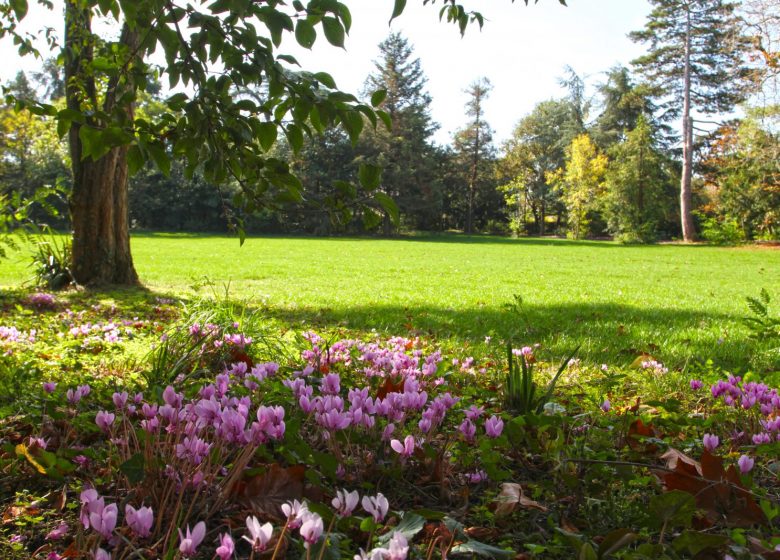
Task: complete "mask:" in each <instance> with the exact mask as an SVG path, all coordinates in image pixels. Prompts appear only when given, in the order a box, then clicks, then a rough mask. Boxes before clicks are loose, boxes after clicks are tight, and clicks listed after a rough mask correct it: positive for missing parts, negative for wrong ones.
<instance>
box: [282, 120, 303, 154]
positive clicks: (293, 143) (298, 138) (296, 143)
mask: <svg viewBox="0 0 780 560" xmlns="http://www.w3.org/2000/svg"><path fill="white" fill-rule="evenodd" d="M284 133H285V135H286V136H287V141H288V142H289V143H290V147H291V148H292V150H293V152H295V153H296V154H297V153H298V152H300V151H301V148H302V147H303V132H302V131H301V127H299V126H298V125H295V124H289V125H287V128H285V129H284Z"/></svg>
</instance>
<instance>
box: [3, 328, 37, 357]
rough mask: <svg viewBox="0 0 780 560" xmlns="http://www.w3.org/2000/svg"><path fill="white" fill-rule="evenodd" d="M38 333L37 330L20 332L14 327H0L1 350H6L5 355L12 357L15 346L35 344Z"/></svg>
mask: <svg viewBox="0 0 780 560" xmlns="http://www.w3.org/2000/svg"><path fill="white" fill-rule="evenodd" d="M37 332H38V331H36V330H35V329H30V330H29V331H20V330H19V329H17V328H16V327H14V326H11V327H4V326H2V325H0V350H2V349H3V348H5V350H4V354H5V355H6V356H10V355H11V354H13V351H14V346H15V345H25V344H35V337H36V335H37Z"/></svg>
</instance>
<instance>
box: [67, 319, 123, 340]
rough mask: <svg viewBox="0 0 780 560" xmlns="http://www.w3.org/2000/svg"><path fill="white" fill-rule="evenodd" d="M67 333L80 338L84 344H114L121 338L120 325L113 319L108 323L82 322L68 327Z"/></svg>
mask: <svg viewBox="0 0 780 560" xmlns="http://www.w3.org/2000/svg"><path fill="white" fill-rule="evenodd" d="M68 334H69V335H70V336H72V337H73V338H82V339H84V341H85V344H89V343H95V342H106V343H108V344H116V343H118V342H120V341H121V339H122V332H121V330H120V326H119V325H117V324H116V323H114V322H113V321H111V322H109V323H95V324H92V323H84V324H82V325H76V326H73V327H71V328H70V329H68Z"/></svg>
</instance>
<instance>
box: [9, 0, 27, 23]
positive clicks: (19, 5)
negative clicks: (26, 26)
mask: <svg viewBox="0 0 780 560" xmlns="http://www.w3.org/2000/svg"><path fill="white" fill-rule="evenodd" d="M11 8H12V9H13V11H14V15H15V16H16V19H17V20H22V19H24V16H26V15H27V9H28V6H27V0H11Z"/></svg>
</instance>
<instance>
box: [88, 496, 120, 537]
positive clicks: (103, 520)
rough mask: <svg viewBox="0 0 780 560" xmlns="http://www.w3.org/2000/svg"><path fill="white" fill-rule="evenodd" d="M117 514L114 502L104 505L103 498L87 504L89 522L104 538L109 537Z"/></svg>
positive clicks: (117, 510)
mask: <svg viewBox="0 0 780 560" xmlns="http://www.w3.org/2000/svg"><path fill="white" fill-rule="evenodd" d="M118 516H119V509H118V508H117V507H116V504H108V505H107V506H104V505H103V498H100V499H98V500H95V501H93V502H90V504H89V524H90V525H91V526H92V528H93V529H94V530H95V531H97V532H98V533H100V535H101V536H102V537H103V538H105V539H109V538H111V533H113V532H114V528H115V527H116V520H117V517H118Z"/></svg>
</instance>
